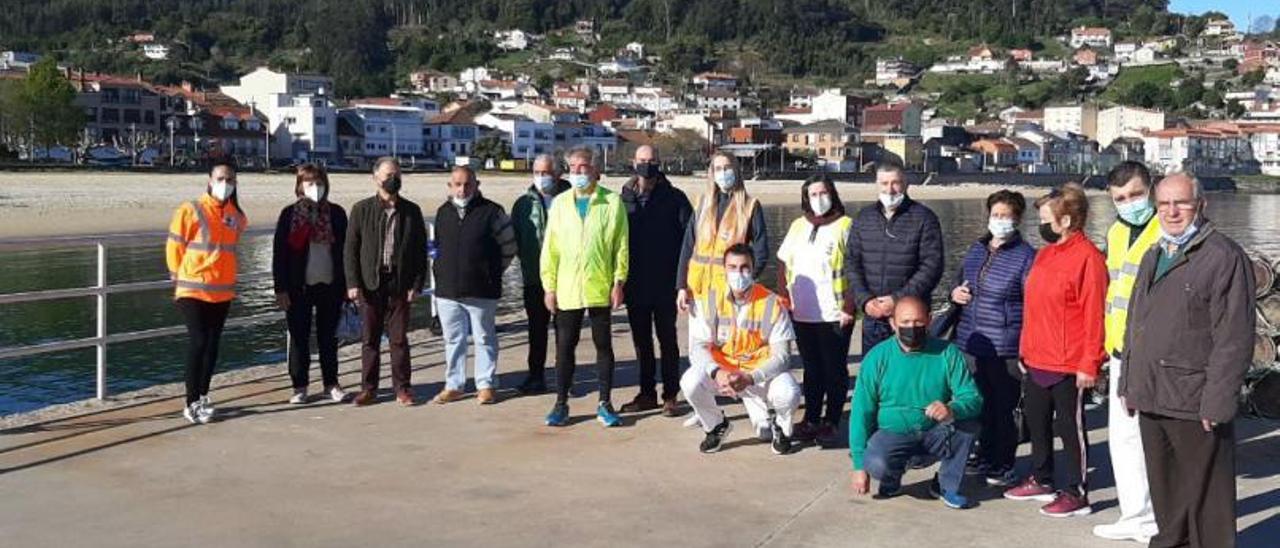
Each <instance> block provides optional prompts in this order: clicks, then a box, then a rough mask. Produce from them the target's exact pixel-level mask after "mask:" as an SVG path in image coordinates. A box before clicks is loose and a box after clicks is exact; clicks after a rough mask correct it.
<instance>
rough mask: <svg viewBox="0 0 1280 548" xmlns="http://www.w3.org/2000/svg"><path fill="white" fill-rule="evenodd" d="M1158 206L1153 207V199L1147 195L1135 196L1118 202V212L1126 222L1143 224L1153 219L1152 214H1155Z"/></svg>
mask: <svg viewBox="0 0 1280 548" xmlns="http://www.w3.org/2000/svg"><path fill="white" fill-rule="evenodd" d="M1155 213H1156V208H1154V207H1151V200H1149V199H1147V197H1146V196H1143V197H1141V198H1135V199H1132V200H1129V201H1127V202H1124V203H1117V204H1116V214H1118V215H1119V216H1120V218H1121V219H1124V222H1126V223H1129V224H1131V225H1134V226H1142V225H1145V224H1147V221H1150V220H1151V216H1152V215H1155Z"/></svg>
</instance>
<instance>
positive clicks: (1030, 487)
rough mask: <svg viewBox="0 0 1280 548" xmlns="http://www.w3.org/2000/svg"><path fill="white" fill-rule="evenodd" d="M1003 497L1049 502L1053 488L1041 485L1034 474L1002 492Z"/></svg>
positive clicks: (1051, 499) (1051, 498) (1052, 497)
mask: <svg viewBox="0 0 1280 548" xmlns="http://www.w3.org/2000/svg"><path fill="white" fill-rule="evenodd" d="M1004 498H1007V499H1009V500H1037V501H1040V502H1051V501H1053V499H1054V496H1053V488H1052V487H1049V486H1048V485H1042V484H1041V483H1040V482H1038V481H1036V477H1035V476H1028V477H1027V479H1026V480H1025V481H1023V482H1022V483H1021V484H1019V485H1018V486H1017V487H1014V488H1012V489H1009V490H1007V491H1005V492H1004Z"/></svg>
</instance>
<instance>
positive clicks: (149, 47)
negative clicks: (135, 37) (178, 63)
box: [142, 43, 169, 61]
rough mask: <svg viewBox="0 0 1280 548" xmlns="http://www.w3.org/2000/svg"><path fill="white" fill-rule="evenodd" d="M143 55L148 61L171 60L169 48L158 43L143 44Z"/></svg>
mask: <svg viewBox="0 0 1280 548" xmlns="http://www.w3.org/2000/svg"><path fill="white" fill-rule="evenodd" d="M142 55H143V56H145V57H146V58H147V59H153V60H156V61H163V60H165V59H168V58H169V46H166V45H164V44H156V43H150V44H143V45H142Z"/></svg>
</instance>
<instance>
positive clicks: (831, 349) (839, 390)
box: [792, 322, 853, 426]
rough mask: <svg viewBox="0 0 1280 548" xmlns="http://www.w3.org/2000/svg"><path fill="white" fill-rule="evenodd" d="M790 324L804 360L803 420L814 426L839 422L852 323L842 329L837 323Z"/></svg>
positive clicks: (847, 368)
mask: <svg viewBox="0 0 1280 548" xmlns="http://www.w3.org/2000/svg"><path fill="white" fill-rule="evenodd" d="M792 326H793V327H794V328H795V332H796V348H798V349H799V351H800V360H801V361H803V362H804V421H805V422H807V423H809V424H811V425H814V426H818V425H819V424H821V423H823V422H825V423H827V424H830V425H836V424H839V423H840V416H841V415H842V414H844V402H845V399H846V398H847V397H848V394H849V341H850V340H852V339H853V324H849V327H845V328H841V327H840V322H812V323H811V322H794V323H793V324H792ZM824 411H825V414H824Z"/></svg>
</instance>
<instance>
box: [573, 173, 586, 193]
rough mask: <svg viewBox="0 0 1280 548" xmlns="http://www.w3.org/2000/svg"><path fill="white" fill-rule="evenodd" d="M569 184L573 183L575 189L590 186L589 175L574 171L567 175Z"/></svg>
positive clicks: (583, 188)
mask: <svg viewBox="0 0 1280 548" xmlns="http://www.w3.org/2000/svg"><path fill="white" fill-rule="evenodd" d="M569 184H571V185H573V188H575V189H578V190H586V189H587V187H590V186H591V177H588V176H587V174H586V173H574V174H571V175H569Z"/></svg>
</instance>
